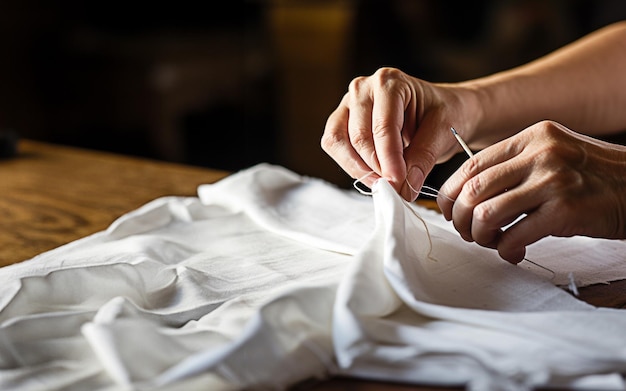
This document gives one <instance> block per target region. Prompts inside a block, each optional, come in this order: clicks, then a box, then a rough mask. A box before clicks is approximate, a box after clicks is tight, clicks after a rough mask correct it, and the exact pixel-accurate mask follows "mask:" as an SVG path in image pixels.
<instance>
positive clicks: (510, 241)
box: [497, 208, 554, 263]
mask: <svg viewBox="0 0 626 391" xmlns="http://www.w3.org/2000/svg"><path fill="white" fill-rule="evenodd" d="M553 225H554V214H552V213H546V212H545V211H544V209H543V208H539V209H537V210H536V211H533V212H532V213H529V214H528V215H527V216H526V217H524V218H523V219H521V220H520V221H518V222H516V223H515V224H514V225H513V226H511V227H510V228H508V229H507V230H506V231H505V232H504V233H503V234H502V236H501V237H500V241H499V243H498V246H497V248H498V254H500V257H501V258H502V259H504V260H506V261H508V262H511V263H519V262H521V261H522V260H523V259H524V256H525V255H526V246H528V245H530V244H533V243H535V242H536V241H538V240H540V239H541V238H544V237H546V236H549V235H550V234H551V230H552V227H553Z"/></svg>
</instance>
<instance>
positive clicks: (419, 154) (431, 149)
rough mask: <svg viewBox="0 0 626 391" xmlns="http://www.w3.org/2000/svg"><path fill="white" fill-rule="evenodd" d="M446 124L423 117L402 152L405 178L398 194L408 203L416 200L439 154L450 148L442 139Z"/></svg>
mask: <svg viewBox="0 0 626 391" xmlns="http://www.w3.org/2000/svg"><path fill="white" fill-rule="evenodd" d="M446 126H447V124H445V123H443V122H441V121H440V120H438V118H435V117H425V118H424V119H423V121H422V123H421V124H420V125H419V128H418V129H417V131H416V132H415V135H414V136H413V140H411V143H410V144H409V146H408V147H407V148H406V149H405V150H404V160H405V161H406V166H407V176H406V180H405V183H404V184H403V186H402V188H401V190H400V194H401V195H402V197H404V198H405V199H406V200H408V201H413V200H415V198H417V194H416V191H419V190H420V189H421V188H422V186H423V185H424V180H425V179H426V176H427V175H428V174H429V173H430V171H431V170H432V169H433V167H434V166H435V163H437V159H438V158H439V156H441V154H442V153H443V152H444V151H446V150H448V149H449V148H450V140H446V139H445V137H442V136H443V134H442V129H444V128H445V127H446Z"/></svg>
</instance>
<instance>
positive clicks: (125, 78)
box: [0, 0, 626, 185]
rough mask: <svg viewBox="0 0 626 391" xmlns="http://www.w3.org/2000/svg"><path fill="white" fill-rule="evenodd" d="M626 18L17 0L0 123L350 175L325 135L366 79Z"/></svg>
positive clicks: (46, 135)
mask: <svg viewBox="0 0 626 391" xmlns="http://www.w3.org/2000/svg"><path fill="white" fill-rule="evenodd" d="M622 19H626V2H624V1H620V0H562V1H558V0H544V1H539V0H508V1H507V0H500V1H496V0H492V1H487V0H482V1H471V2H469V1H441V0H378V1H375V0H362V1H358V0H353V1H348V0H309V1H305V0H229V1H220V2H202V4H200V2H191V1H177V2H167V3H165V2H151V3H145V4H144V3H142V2H130V1H118V0H110V1H106V2H103V1H92V2H83V1H56V2H49V1H43V0H22V1H17V0H10V1H3V2H0V55H1V59H0V129H13V130H15V131H17V132H18V134H19V135H20V136H21V137H23V138H30V139H36V140H43V141H49V142H55V143H62V144H68V145H74V146H80V147H87V148H94V149H100V150H107V151H113V152H119V153H125V154H132V155H137V156H144V157H149V158H154V159H160V160H167V161H175V162H182V163H188V164H194V165H201V166H208V167H213V168H220V169H226V170H238V169H241V168H245V167H248V166H250V165H253V164H255V163H259V162H270V163H276V164H281V165H284V166H286V167H288V168H290V169H292V170H295V171H297V172H299V173H301V174H305V175H312V176H317V177H322V178H324V179H327V180H329V181H332V182H334V183H337V184H339V185H347V184H348V183H349V181H348V178H347V176H346V175H345V174H344V173H343V172H342V171H341V170H340V169H339V168H338V167H337V166H336V165H335V163H334V162H333V161H332V160H331V159H330V158H328V157H327V156H326V155H325V154H324V153H323V152H322V151H321V149H320V146H319V141H320V137H321V134H322V130H323V128H324V124H325V122H326V118H327V116H328V114H330V112H331V111H332V110H333V109H334V108H335V107H336V106H337V104H338V102H339V100H340V99H341V96H342V95H343V94H344V92H345V91H346V89H347V85H348V83H349V81H350V80H351V79H352V78H353V77H355V76H359V75H369V74H371V73H373V72H374V71H375V70H376V69H377V68H379V67H381V66H394V67H398V68H400V69H402V70H404V71H406V72H407V73H409V74H411V75H414V76H418V77H421V78H423V79H426V80H430V81H457V80H464V79H468V78H473V77H478V76H482V75H486V74H489V73H492V72H495V71H498V70H502V69H506V68H509V67H512V66H515V65H519V64H522V63H524V62H527V61H529V60H532V59H534V58H537V57H539V56H541V55H543V54H546V53H548V52H550V51H551V50H554V49H556V48H558V47H560V46H562V45H564V44H566V43H568V42H571V41H573V40H575V39H577V38H579V37H581V36H583V35H584V34H586V33H588V32H590V31H592V30H595V29H597V28H599V27H602V26H604V25H607V24H609V23H611V22H614V21H618V20H622ZM463 158H464V157H462V156H459V157H458V159H456V160H455V161H453V162H451V163H450V164H449V165H448V166H444V167H442V168H440V169H438V170H437V171H435V172H434V173H433V175H432V176H431V178H430V183H431V184H433V185H437V184H438V183H440V182H441V180H442V178H445V177H446V176H447V173H448V172H449V170H450V169H451V168H450V167H452V166H454V165H455V164H458V163H457V162H456V161H457V160H459V159H463Z"/></svg>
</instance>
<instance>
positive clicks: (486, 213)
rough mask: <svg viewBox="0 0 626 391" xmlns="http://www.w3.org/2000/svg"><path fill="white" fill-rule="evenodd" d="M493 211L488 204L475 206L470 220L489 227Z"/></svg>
mask: <svg viewBox="0 0 626 391" xmlns="http://www.w3.org/2000/svg"><path fill="white" fill-rule="evenodd" d="M494 213H495V211H494V209H493V208H492V207H491V206H490V205H489V203H486V202H483V203H482V204H478V205H476V207H475V208H474V211H473V213H472V219H473V220H474V221H477V222H479V223H481V224H484V225H489V222H490V221H491V220H492V218H493V216H494Z"/></svg>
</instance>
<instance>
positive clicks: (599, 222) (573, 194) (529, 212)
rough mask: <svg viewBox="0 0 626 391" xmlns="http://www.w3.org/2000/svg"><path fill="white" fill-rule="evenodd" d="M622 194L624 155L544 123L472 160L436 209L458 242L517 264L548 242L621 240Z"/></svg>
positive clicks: (624, 228) (624, 223)
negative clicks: (530, 249)
mask: <svg viewBox="0 0 626 391" xmlns="http://www.w3.org/2000/svg"><path fill="white" fill-rule="evenodd" d="M625 194H626V147H624V146H618V145H614V144H610V143H606V142H603V141H599V140H596V139H593V138H590V137H587V136H583V135H580V134H578V133H575V132H573V131H571V130H569V129H567V128H566V127H564V126H562V125H560V124H558V123H555V122H550V121H544V122H540V123H537V124H535V125H533V126H531V127H529V128H527V129H526V130H524V131H522V132H520V133H518V134H517V135H515V136H512V137H510V138H508V139H506V140H503V141H501V142H499V143H497V144H494V145H492V146H490V147H488V148H486V149H484V150H482V151H481V152H479V153H477V154H476V155H474V157H473V158H471V159H469V160H468V161H466V162H465V163H464V164H463V165H462V166H461V167H460V168H459V169H458V170H457V172H455V173H454V174H453V175H452V176H451V177H450V178H449V179H448V180H447V181H446V183H444V185H443V186H442V187H441V189H440V196H439V198H438V200H437V201H438V204H439V207H440V208H441V210H442V212H443V214H444V216H445V218H446V219H447V220H452V221H453V223H454V226H455V228H456V229H457V230H458V231H459V233H460V234H461V236H462V237H463V239H465V240H467V241H475V242H476V243H478V244H480V245H482V246H485V247H491V248H496V249H498V252H499V254H500V256H501V257H502V258H503V259H505V260H507V261H509V262H511V263H517V262H520V261H521V260H522V259H523V258H524V256H525V253H526V250H525V248H526V246H527V245H529V244H531V243H534V242H536V241H537V240H539V239H541V238H543V237H545V236H548V235H553V236H563V237H565V236H573V235H585V236H591V237H603V238H614V239H615V238H625V237H626V195H625ZM446 197H450V199H447V198H446ZM451 200H455V201H451ZM524 215H525V217H523V218H522V219H521V220H518V221H516V219H518V218H519V217H520V216H524ZM514 221H516V222H515V223H514V224H513V225H512V226H510V227H508V228H507V229H506V230H504V231H503V229H502V228H503V227H505V226H507V225H509V224H511V223H513V222H514Z"/></svg>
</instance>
